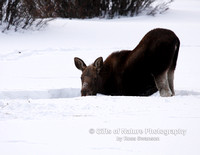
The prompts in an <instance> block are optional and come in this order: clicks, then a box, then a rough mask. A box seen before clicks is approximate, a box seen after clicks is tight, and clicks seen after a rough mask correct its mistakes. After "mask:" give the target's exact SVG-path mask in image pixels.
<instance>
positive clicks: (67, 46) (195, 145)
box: [0, 0, 200, 155]
mask: <svg viewBox="0 0 200 155" xmlns="http://www.w3.org/2000/svg"><path fill="white" fill-rule="evenodd" d="M158 27H161V28H167V29H171V30H173V31H174V32H175V33H176V34H177V36H178V37H179V39H180V41H181V46H180V51H179V57H178V61H177V68H176V72H175V92H176V96H174V97H170V98H162V97H160V96H159V94H158V93H155V94H154V95H152V96H149V97H131V96H129V97H125V96H105V95H100V94H98V95H97V96H90V97H80V87H81V80H80V75H81V72H80V71H79V70H77V69H76V67H75V66H74V57H75V56H76V57H80V58H82V59H83V60H84V61H85V62H86V63H87V64H90V63H92V62H93V61H94V60H95V59H96V58H97V57H99V56H102V57H103V58H104V59H106V57H107V56H108V55H109V54H111V53H112V52H114V51H118V50H123V49H133V48H134V47H135V46H136V45H137V44H138V43H139V41H140V40H141V38H142V37H143V36H144V35H145V34H146V33H147V32H148V31H150V30H151V29H154V28H158ZM199 35H200V1H199V0H190V1H189V0H175V1H174V2H173V3H172V4H171V5H170V10H169V11H168V12H166V13H165V14H162V15H156V16H155V17H151V16H143V15H141V16H138V17H133V18H125V17H124V18H120V19H113V20H105V19H90V20H68V19H56V20H54V21H51V22H50V23H49V25H48V26H47V27H46V28H45V29H43V30H40V31H25V32H7V33H6V34H5V33H0V45H1V46H0V154H1V155H14V154H15V155H66V154H67V155H80V154H87V155H98V154H99V155H102V154H104V155H109V154H115V155H118V154H119V155H122V154H123V155H133V154H135V155H147V154H150V155H169V154H170V155H189V154H191V155H199V154H200V149H199V139H200V69H199V66H200V61H199V59H200V39H199Z"/></svg>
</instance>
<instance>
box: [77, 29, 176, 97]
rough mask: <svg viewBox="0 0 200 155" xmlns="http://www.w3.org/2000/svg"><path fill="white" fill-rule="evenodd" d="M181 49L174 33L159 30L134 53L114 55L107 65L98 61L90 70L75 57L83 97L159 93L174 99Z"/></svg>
mask: <svg viewBox="0 0 200 155" xmlns="http://www.w3.org/2000/svg"><path fill="white" fill-rule="evenodd" d="M179 46H180V41H179V39H178V37H177V36H176V35H175V33H174V32H172V31H171V30H167V29H161V28H158V29H154V30H151V31H150V32H148V33H147V34H146V35H145V36H144V37H143V39H142V40H141V41H140V43H139V44H138V45H137V46H136V48H135V49H134V50H123V51H119V52H114V53H112V54H111V55H110V56H108V57H107V59H106V60H105V61H103V58H102V57H99V58H97V59H96V60H95V61H94V63H93V64H91V65H89V66H87V65H86V64H85V63H84V61H83V60H81V59H80V58H77V57H75V58H74V62H75V66H76V67H77V68H78V69H79V70H81V71H82V75H81V81H82V89H81V95H82V96H87V95H96V94H97V93H101V94H105V95H126V96H148V95H152V94H153V93H155V92H156V91H159V93H160V96H163V97H168V96H173V95H175V92H174V70H175V68H176V62H177V57H178V51H179Z"/></svg>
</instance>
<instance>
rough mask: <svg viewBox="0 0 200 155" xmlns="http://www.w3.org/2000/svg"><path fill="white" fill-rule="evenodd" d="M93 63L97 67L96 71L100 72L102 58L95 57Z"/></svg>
mask: <svg viewBox="0 0 200 155" xmlns="http://www.w3.org/2000/svg"><path fill="white" fill-rule="evenodd" d="M93 65H94V66H95V67H96V68H97V70H98V72H100V70H101V68H102V67H103V58H102V57H99V58H97V59H96V60H95V61H94V64H93Z"/></svg>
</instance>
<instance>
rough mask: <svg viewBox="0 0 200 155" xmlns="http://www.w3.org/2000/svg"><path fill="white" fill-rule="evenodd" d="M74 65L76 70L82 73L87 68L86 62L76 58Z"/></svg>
mask: <svg viewBox="0 0 200 155" xmlns="http://www.w3.org/2000/svg"><path fill="white" fill-rule="evenodd" d="M74 64H75V66H76V68H78V69H79V70H81V71H84V70H85V68H86V67H87V66H86V64H85V63H84V61H83V60H81V59H80V58H77V57H75V58H74Z"/></svg>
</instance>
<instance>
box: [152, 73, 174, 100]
mask: <svg viewBox="0 0 200 155" xmlns="http://www.w3.org/2000/svg"><path fill="white" fill-rule="evenodd" d="M154 79H155V83H156V87H157V88H158V91H159V93H160V96H162V97H169V96H172V91H171V89H170V86H169V81H168V71H165V72H163V73H162V74H160V75H157V76H154Z"/></svg>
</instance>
